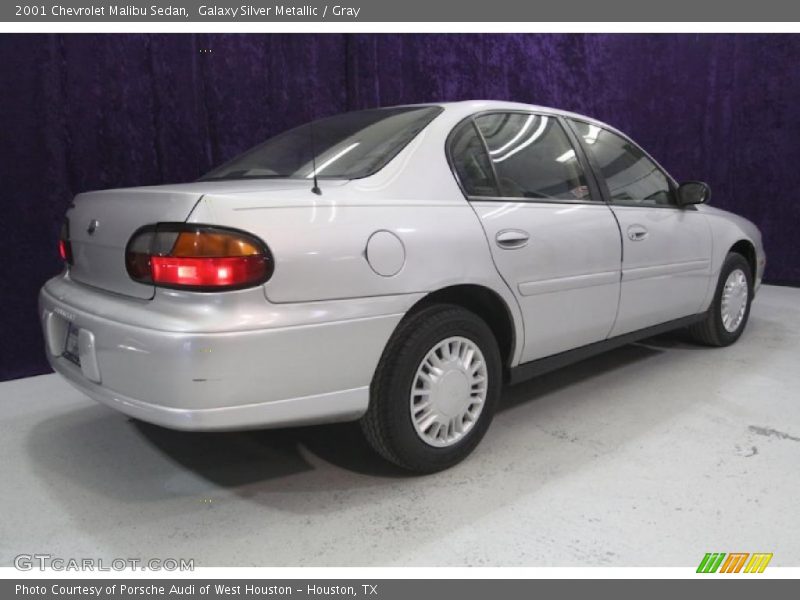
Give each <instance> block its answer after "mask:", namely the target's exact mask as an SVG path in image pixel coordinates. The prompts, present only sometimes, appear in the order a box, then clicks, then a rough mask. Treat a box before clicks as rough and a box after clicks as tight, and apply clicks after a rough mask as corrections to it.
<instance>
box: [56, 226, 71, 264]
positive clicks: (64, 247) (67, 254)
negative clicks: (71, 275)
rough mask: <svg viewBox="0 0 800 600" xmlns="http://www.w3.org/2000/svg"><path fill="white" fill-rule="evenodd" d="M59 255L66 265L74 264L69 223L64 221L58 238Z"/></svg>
mask: <svg viewBox="0 0 800 600" xmlns="http://www.w3.org/2000/svg"><path fill="white" fill-rule="evenodd" d="M58 255H59V256H60V257H61V260H63V261H64V262H66V263H69V264H72V244H71V243H70V241H69V221H68V220H66V219H65V220H64V223H63V224H62V225H61V233H60V234H59V236H58Z"/></svg>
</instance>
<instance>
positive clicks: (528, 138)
mask: <svg viewBox="0 0 800 600" xmlns="http://www.w3.org/2000/svg"><path fill="white" fill-rule="evenodd" d="M475 123H476V125H477V126H478V129H479V130H480V132H481V135H483V138H484V140H486V146H487V149H488V152H489V159H490V160H491V162H492V165H493V167H494V171H495V173H496V174H497V184H498V187H499V188H500V195H501V196H505V197H512V198H528V199H534V200H590V199H591V198H590V194H589V188H588V187H587V183H586V177H585V176H584V173H583V169H582V167H581V164H580V161H579V160H578V157H577V156H576V154H575V150H574V149H573V147H572V145H571V144H570V141H569V138H568V137H567V134H566V133H565V132H564V129H563V128H562V127H561V124H560V123H559V122H558V119H557V118H556V117H551V116H546V115H533V114H527V113H492V114H487V115H481V116H479V117H477V118H476V119H475Z"/></svg>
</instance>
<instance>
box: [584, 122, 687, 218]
mask: <svg viewBox="0 0 800 600" xmlns="http://www.w3.org/2000/svg"><path fill="white" fill-rule="evenodd" d="M573 123H574V127H575V131H576V133H577V134H578V136H579V137H580V138H581V139H582V140H583V143H584V146H585V147H586V150H587V152H588V153H589V154H590V155H591V157H592V158H593V159H594V161H595V163H596V165H597V167H596V168H598V169H599V170H600V174H601V175H602V176H603V178H605V180H606V185H607V186H608V192H609V196H610V199H611V201H612V202H615V203H618V204H644V205H670V204H674V200H673V197H672V191H671V188H670V185H669V179H668V178H667V176H666V175H665V174H664V172H663V171H661V169H659V168H658V166H657V165H656V164H655V163H654V162H653V161H652V160H650V159H649V158H648V157H647V155H646V154H645V153H644V152H642V150H641V149H639V148H638V147H636V145H634V144H632V143H631V142H629V141H628V140H626V139H625V138H623V137H621V136H619V135H617V134H616V133H612V132H610V131H608V130H606V129H603V128H602V127H598V126H597V125H592V124H590V123H584V122H582V121H573Z"/></svg>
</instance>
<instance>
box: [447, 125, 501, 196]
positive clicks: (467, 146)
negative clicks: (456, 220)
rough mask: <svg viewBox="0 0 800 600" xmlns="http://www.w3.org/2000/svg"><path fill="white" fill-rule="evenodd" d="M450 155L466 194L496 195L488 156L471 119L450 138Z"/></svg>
mask: <svg viewBox="0 0 800 600" xmlns="http://www.w3.org/2000/svg"><path fill="white" fill-rule="evenodd" d="M450 157H451V160H452V163H453V169H454V170H455V172H456V175H458V180H459V181H460V182H461V185H462V187H463V188H464V192H465V193H466V194H467V195H468V196H497V195H498V192H497V186H496V185H495V181H494V174H493V173H492V165H491V164H490V163H489V156H488V155H487V154H486V149H485V148H484V146H483V142H482V141H481V138H480V135H479V134H478V130H477V129H475V124H474V123H473V122H472V120H469V121H467V122H465V123H463V124H462V125H461V126H460V127H459V128H458V129H456V131H455V132H454V133H453V137H452V138H451V139H450Z"/></svg>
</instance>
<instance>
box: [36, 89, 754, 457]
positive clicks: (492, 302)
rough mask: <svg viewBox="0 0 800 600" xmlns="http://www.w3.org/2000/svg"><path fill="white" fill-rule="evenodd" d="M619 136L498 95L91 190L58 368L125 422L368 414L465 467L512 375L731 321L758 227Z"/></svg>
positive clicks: (81, 220) (57, 319) (366, 117)
mask: <svg viewBox="0 0 800 600" xmlns="http://www.w3.org/2000/svg"><path fill="white" fill-rule="evenodd" d="M708 196H709V190H708V187H707V186H706V185H705V184H703V183H701V182H697V181H689V182H685V183H682V184H680V185H678V184H677V183H676V182H675V180H674V179H672V177H670V176H669V174H667V172H666V171H664V169H662V168H661V167H660V166H659V165H658V164H657V163H656V162H655V160H653V159H652V158H651V157H650V156H649V155H648V154H647V153H646V152H644V151H643V150H642V149H641V148H639V147H638V146H637V145H636V144H635V143H634V142H633V141H631V139H630V138H628V137H627V136H625V135H624V134H623V133H621V132H619V131H617V130H616V129H614V128H612V127H610V126H608V125H606V124H604V123H601V122H599V121H596V120H594V119H590V118H587V117H584V116H580V115H577V114H572V113H567V112H563V111H559V110H553V109H549V108H542V107H537V106H529V105H523V104H514V103H505V102H477V101H475V102H460V103H451V104H437V105H415V106H401V107H394V108H380V109H373V110H363V111H358V112H351V113H346V114H342V115H338V116H334V117H330V118H326V119H322V120H318V121H316V122H314V123H313V124H308V125H303V126H300V127H297V128H295V129H291V130H289V131H287V132H285V133H282V134H280V135H278V136H276V137H274V138H272V139H270V140H268V141H266V142H264V143H263V144H261V145H259V146H257V147H255V148H253V149H252V150H250V151H248V152H245V153H244V154H242V155H241V156H239V157H237V158H235V159H233V160H231V161H230V162H228V163H227V164H224V165H222V166H221V167H218V168H216V169H214V170H213V171H211V172H210V173H208V174H207V175H206V176H204V177H203V178H202V179H200V180H199V181H197V182H194V183H188V184H180V185H161V186H155V187H137V188H130V189H117V190H109V191H99V192H90V193H84V194H79V195H78V196H76V197H75V200H74V203H73V204H72V206H71V207H70V209H69V211H68V212H67V219H66V221H65V224H64V227H63V230H62V236H61V240H60V246H59V248H60V252H61V255H62V257H63V259H64V261H65V262H66V268H65V270H64V272H63V273H62V274H61V275H59V276H57V277H55V278H53V279H51V280H50V281H48V282H47V283H46V284H45V286H44V288H43V289H42V291H41V294H40V311H39V312H40V317H41V319H42V325H43V328H44V335H45V340H46V347H47V354H48V358H49V360H50V363H51V364H52V366H53V368H54V369H55V370H56V371H58V372H59V373H61V374H62V375H63V376H64V377H66V378H67V379H68V380H69V381H70V382H71V383H72V384H73V385H75V386H76V387H77V388H79V389H80V390H82V391H83V392H85V393H86V394H88V395H89V396H91V397H92V398H94V399H95V400H98V401H100V402H102V403H105V404H107V405H109V406H111V407H113V408H116V409H118V410H119V411H121V412H123V413H126V414H128V415H130V416H132V417H135V418H137V419H141V420H143V421H149V422H152V423H156V424H159V425H162V426H164V427H170V428H175V429H188V430H225V429H228V430H231V429H245V428H261V427H274V426H286V425H298V424H308V423H321V422H333V421H346V420H358V419H360V421H361V424H362V429H363V431H364V433H365V435H366V437H367V439H368V440H369V441H370V442H371V444H372V445H373V446H374V447H375V449H376V450H377V451H378V452H379V453H380V454H381V455H383V456H384V457H385V458H387V459H388V460H390V461H392V462H394V463H396V464H398V465H400V466H402V467H404V468H406V469H410V470H414V471H420V472H431V471H436V470H439V469H443V468H446V467H449V466H451V465H453V464H455V463H456V462H458V461H459V460H461V459H463V458H464V457H465V456H466V455H467V454H469V452H470V451H472V450H473V448H475V446H476V445H477V444H478V442H479V441H480V439H481V438H482V437H483V435H484V433H485V432H486V429H487V428H488V426H489V423H490V421H491V419H492V414H493V412H494V410H495V406H496V405H497V402H498V397H499V396H500V391H501V386H502V384H503V382H512V383H513V382H516V381H518V380H521V379H524V378H527V377H531V376H535V375H537V374H539V373H542V372H545V371H548V370H550V369H554V368H557V367H559V366H561V365H565V364H567V363H569V362H571V361H575V360H579V359H582V358H585V357H588V356H590V355H593V354H596V353H598V352H601V351H603V350H605V349H608V348H611V347H615V346H619V345H622V344H625V343H629V342H632V341H635V340H637V339H641V338H644V337H647V336H651V335H654V334H656V333H660V332H663V331H666V330H670V329H676V328H682V327H688V328H689V331H690V332H691V334H692V335H693V336H694V337H695V338H696V339H697V340H698V341H699V342H701V343H703V344H707V345H713V346H725V345H728V344H731V343H733V342H734V341H736V339H737V338H738V337H739V336H740V335H741V333H742V330H743V329H744V327H745V324H746V323H747V318H748V314H749V310H750V303H751V301H752V299H753V296H754V293H755V291H756V289H757V288H758V286H759V284H760V282H761V278H762V274H763V271H764V265H765V257H764V251H763V248H762V243H761V236H760V234H759V232H758V230H757V229H756V227H755V226H754V225H753V224H752V223H750V222H749V221H747V220H745V219H743V218H740V217H737V216H735V215H732V214H730V213H728V212H725V211H722V210H719V209H714V208H711V207H709V206H708V205H706V204H705V202H706V200H707V199H708Z"/></svg>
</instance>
